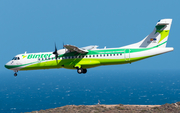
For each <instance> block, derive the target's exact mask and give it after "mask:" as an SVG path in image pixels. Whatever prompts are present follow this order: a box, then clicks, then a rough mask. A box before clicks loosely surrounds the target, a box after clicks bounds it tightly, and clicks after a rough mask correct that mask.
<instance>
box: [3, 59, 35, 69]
mask: <svg viewBox="0 0 180 113" xmlns="http://www.w3.org/2000/svg"><path fill="white" fill-rule="evenodd" d="M34 63H37V61H36V62H31V63H28V64H22V65H5V67H6V68H8V69H12V68H18V67H22V66H26V65H30V64H34Z"/></svg>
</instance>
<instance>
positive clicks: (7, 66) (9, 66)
mask: <svg viewBox="0 0 180 113" xmlns="http://www.w3.org/2000/svg"><path fill="white" fill-rule="evenodd" d="M12 62H13V61H9V62H8V63H6V64H5V67H6V68H7V69H10V68H11V66H12Z"/></svg>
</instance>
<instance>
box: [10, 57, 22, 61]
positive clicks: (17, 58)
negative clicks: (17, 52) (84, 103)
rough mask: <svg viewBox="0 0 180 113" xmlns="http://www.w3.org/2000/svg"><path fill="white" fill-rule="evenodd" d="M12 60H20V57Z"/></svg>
mask: <svg viewBox="0 0 180 113" xmlns="http://www.w3.org/2000/svg"><path fill="white" fill-rule="evenodd" d="M12 60H20V58H19V57H14V58H13V59H12Z"/></svg>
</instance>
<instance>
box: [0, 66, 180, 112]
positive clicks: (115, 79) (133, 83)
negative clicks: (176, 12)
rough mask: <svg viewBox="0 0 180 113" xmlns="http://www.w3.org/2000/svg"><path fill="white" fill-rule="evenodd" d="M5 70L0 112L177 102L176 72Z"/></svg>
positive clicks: (179, 83) (178, 74)
mask: <svg viewBox="0 0 180 113" xmlns="http://www.w3.org/2000/svg"><path fill="white" fill-rule="evenodd" d="M13 74H14V72H13V71H10V70H7V71H4V72H1V76H0V77H1V78H0V113H20V112H31V111H39V110H46V109H50V108H56V107H61V106H66V105H96V104H98V102H100V104H107V105H110V104H129V105H134V104H136V105H162V104H166V103H175V102H178V101H180V71H178V70H165V69H164V70H156V69H154V70H151V69H148V70H121V69H119V70H117V69H107V68H105V69H99V68H97V69H89V70H88V72H87V74H77V72H76V70H67V69H53V70H39V71H21V72H18V76H17V77H14V76H13Z"/></svg>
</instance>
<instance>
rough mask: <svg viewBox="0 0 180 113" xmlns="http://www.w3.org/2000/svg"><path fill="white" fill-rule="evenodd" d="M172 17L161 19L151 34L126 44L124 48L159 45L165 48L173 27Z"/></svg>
mask: <svg viewBox="0 0 180 113" xmlns="http://www.w3.org/2000/svg"><path fill="white" fill-rule="evenodd" d="M171 23H172V19H162V20H159V21H158V22H157V24H156V26H155V28H154V30H153V32H152V33H151V34H149V35H148V36H146V37H145V38H144V39H143V40H142V41H140V42H138V43H135V44H131V45H128V46H124V47H122V48H149V47H154V46H158V47H160V48H165V47H166V44H167V40H168V35H169V31H170V28H171Z"/></svg>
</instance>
